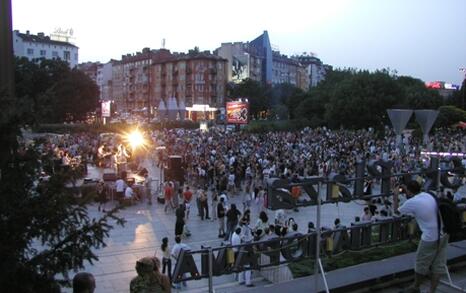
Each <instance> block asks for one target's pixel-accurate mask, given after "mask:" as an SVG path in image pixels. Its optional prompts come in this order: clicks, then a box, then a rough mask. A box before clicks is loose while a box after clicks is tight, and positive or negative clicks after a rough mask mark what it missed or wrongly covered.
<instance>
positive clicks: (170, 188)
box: [164, 182, 174, 213]
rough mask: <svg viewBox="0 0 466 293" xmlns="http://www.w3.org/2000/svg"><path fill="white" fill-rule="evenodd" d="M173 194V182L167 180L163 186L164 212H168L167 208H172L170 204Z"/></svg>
mask: <svg viewBox="0 0 466 293" xmlns="http://www.w3.org/2000/svg"><path fill="white" fill-rule="evenodd" d="M173 196H174V189H173V183H171V182H168V184H167V186H166V187H165V191H164V199H165V206H164V211H165V213H168V210H169V209H171V210H173V205H172V199H173Z"/></svg>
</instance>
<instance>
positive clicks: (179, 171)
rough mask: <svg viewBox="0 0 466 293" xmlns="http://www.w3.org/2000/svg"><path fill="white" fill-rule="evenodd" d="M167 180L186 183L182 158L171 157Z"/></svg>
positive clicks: (166, 172) (166, 175) (169, 158)
mask: <svg viewBox="0 0 466 293" xmlns="http://www.w3.org/2000/svg"><path fill="white" fill-rule="evenodd" d="M165 180H168V181H178V182H180V184H183V183H184V169H183V166H182V162H181V156H169V157H168V168H167V169H166V171H165Z"/></svg>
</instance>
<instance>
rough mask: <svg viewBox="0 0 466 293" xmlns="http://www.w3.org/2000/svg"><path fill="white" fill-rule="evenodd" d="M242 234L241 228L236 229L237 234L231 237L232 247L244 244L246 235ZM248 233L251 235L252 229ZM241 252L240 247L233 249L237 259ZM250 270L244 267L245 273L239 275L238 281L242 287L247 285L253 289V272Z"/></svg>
mask: <svg viewBox="0 0 466 293" xmlns="http://www.w3.org/2000/svg"><path fill="white" fill-rule="evenodd" d="M243 229H244V227H243ZM241 232H242V229H241V227H238V228H236V230H235V233H233V235H232V236H231V245H240V244H241V242H242V241H241V240H242V239H241V238H243V240H246V239H245V238H244V236H245V235H243V233H241ZM248 232H249V233H250V232H251V230H250V229H249V230H246V232H245V233H248ZM251 240H252V239H251ZM239 250H240V248H238V247H234V248H233V251H234V252H235V259H236V258H237V257H238V253H239ZM248 268H249V266H245V267H244V269H245V271H242V272H240V273H238V281H239V284H240V285H243V284H245V285H246V286H247V287H253V286H254V285H253V284H252V282H251V270H250V269H248Z"/></svg>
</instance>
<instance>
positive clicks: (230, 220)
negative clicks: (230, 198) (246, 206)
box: [225, 203, 241, 240]
mask: <svg viewBox="0 0 466 293" xmlns="http://www.w3.org/2000/svg"><path fill="white" fill-rule="evenodd" d="M239 216H241V213H240V211H238V209H237V208H236V205H235V204H234V203H232V204H231V207H230V209H229V210H228V212H227V213H226V217H227V233H226V235H225V240H229V239H230V237H231V234H233V232H234V231H235V227H236V226H238V219H239Z"/></svg>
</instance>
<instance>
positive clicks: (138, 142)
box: [126, 129, 146, 150]
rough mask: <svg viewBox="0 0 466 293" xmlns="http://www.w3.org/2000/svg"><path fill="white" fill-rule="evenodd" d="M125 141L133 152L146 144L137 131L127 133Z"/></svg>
mask: <svg viewBox="0 0 466 293" xmlns="http://www.w3.org/2000/svg"><path fill="white" fill-rule="evenodd" d="M126 141H127V142H128V143H129V144H130V145H131V148H132V149H133V150H135V149H137V148H139V147H143V146H144V145H145V144H146V141H145V139H144V136H143V135H142V133H141V132H140V131H139V130H138V129H135V130H133V131H132V132H130V133H128V134H127V135H126Z"/></svg>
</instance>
